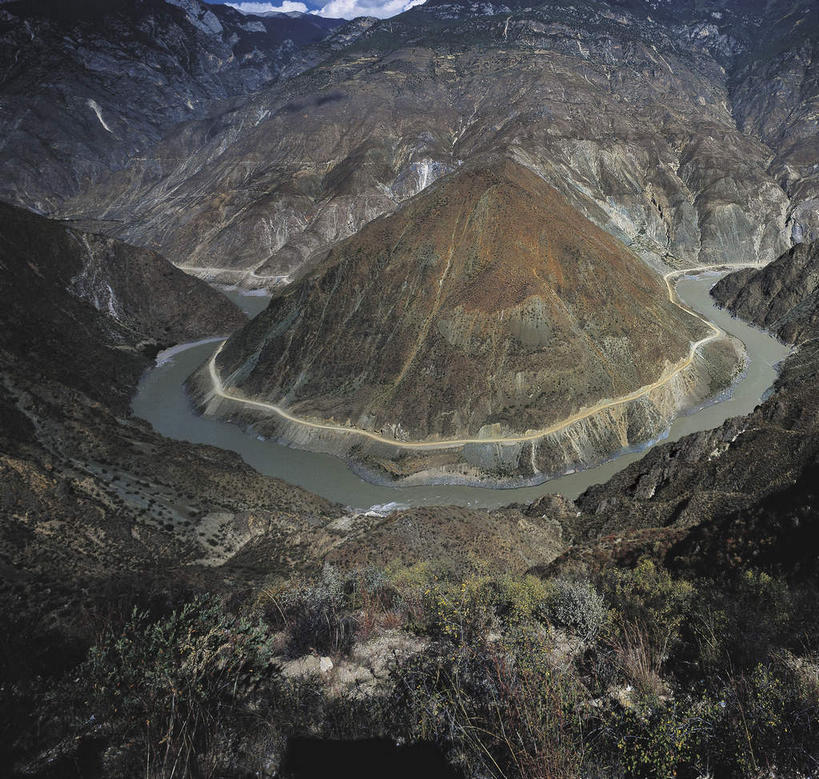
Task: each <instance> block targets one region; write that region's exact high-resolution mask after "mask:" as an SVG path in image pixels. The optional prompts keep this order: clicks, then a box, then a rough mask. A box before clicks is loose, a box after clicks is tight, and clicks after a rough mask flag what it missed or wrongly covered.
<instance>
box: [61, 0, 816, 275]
mask: <svg viewBox="0 0 819 779" xmlns="http://www.w3.org/2000/svg"><path fill="white" fill-rule="evenodd" d="M780 10H781V9H780ZM811 11H812V9H811V6H810V4H807V3H802V2H798V1H795V2H794V3H793V8H792V13H790V14H786V15H785V17H783V19H785V21H782V20H781V19H780V15H781V14H778V13H774V11H772V10H766V8H765V5H764V4H762V3H760V4H754V5H752V6H748V5H747V4H734V3H727V2H726V3H718V4H712V6H708V7H701V6H697V7H695V6H694V5H692V6H690V7H689V6H688V5H687V4H673V5H669V6H665V5H662V6H660V5H657V4H654V5H646V4H644V3H639V2H634V3H628V4H620V3H617V4H614V3H610V4H606V3H597V2H580V3H576V2H575V3H571V4H570V3H562V2H556V3H550V4H548V5H546V6H541V7H536V8H526V9H521V8H519V7H517V5H516V4H512V5H502V6H498V5H491V4H470V3H447V4H440V3H438V4H431V3H427V4H426V5H424V6H419V7H418V8H415V9H412V10H411V11H409V12H407V13H405V14H402V15H401V16H399V17H396V18H394V19H391V20H388V21H385V22H378V23H374V24H372V25H371V26H369V27H368V29H367V30H366V31H364V32H363V34H361V36H360V37H359V38H358V39H357V40H356V43H355V45H354V46H352V47H349V48H343V47H342V48H341V49H339V50H338V51H336V52H335V54H333V55H332V56H330V57H329V58H328V59H326V60H325V61H324V62H323V63H322V64H321V65H319V66H318V67H316V68H314V69H313V70H311V71H309V72H307V73H304V74H302V75H301V76H297V77H295V78H291V79H289V80H287V81H286V82H280V83H279V84H277V85H274V86H272V87H268V88H266V89H264V90H262V91H260V92H259V93H258V94H256V95H254V96H253V97H252V99H250V100H247V101H245V102H243V103H242V104H241V105H238V106H237V105H231V106H230V107H229V109H228V110H214V111H212V113H211V115H210V116H209V117H207V118H205V119H203V120H201V121H197V122H193V123H190V124H187V125H185V127H184V128H180V129H178V130H177V131H175V132H174V133H172V134H170V135H169V137H168V138H167V139H166V140H165V141H163V142H162V143H161V144H159V145H158V146H156V147H155V148H154V149H153V150H152V151H150V152H149V153H148V154H147V155H145V156H144V157H141V158H140V159H137V160H134V161H133V162H132V163H131V164H130V165H129V166H128V168H127V170H126V171H124V172H123V173H121V174H118V175H115V176H113V177H110V178H107V179H106V180H104V181H101V182H99V184H98V185H97V186H95V187H94V188H92V189H91V190H89V191H88V192H86V193H83V195H82V196H81V197H80V198H78V199H76V200H75V201H73V202H72V203H70V204H66V205H64V206H61V208H63V209H64V210H67V211H70V212H72V213H74V214H81V215H83V216H84V217H87V218H99V217H101V218H104V219H108V220H111V221H110V222H106V223H105V224H106V229H107V230H113V231H116V232H117V234H119V235H122V236H124V237H127V238H128V239H129V240H131V241H135V242H138V243H143V244H146V245H150V246H153V247H155V248H160V249H161V250H162V251H163V253H165V254H166V255H167V256H170V257H171V258H173V259H174V261H176V262H179V263H181V264H184V265H186V266H193V267H194V268H199V269H200V270H199V272H200V273H201V274H204V275H208V276H214V277H219V278H223V279H226V280H227V279H229V280H235V281H239V282H240V283H242V284H246V285H248V286H261V285H268V286H270V285H275V284H278V283H282V282H289V281H292V280H293V278H294V277H298V275H299V274H300V273H303V272H304V270H305V269H306V268H309V267H310V266H311V265H312V264H314V263H315V260H316V258H317V257H320V256H321V254H323V252H324V251H326V250H327V248H328V246H330V245H332V244H333V243H334V242H337V241H338V240H341V239H343V238H345V237H347V236H349V235H351V234H353V233H354V232H356V231H357V230H358V229H360V228H361V227H362V226H363V225H364V224H366V223H367V222H368V221H370V220H372V219H373V218H375V217H377V216H379V215H381V214H384V213H389V212H391V211H393V210H394V209H395V208H396V207H397V206H398V205H399V204H400V203H401V202H402V201H403V200H404V199H406V198H407V197H409V196H411V195H413V194H415V193H416V192H418V191H420V190H421V189H422V188H423V187H424V186H425V185H428V184H429V183H431V182H432V181H433V180H435V178H436V177H438V176H440V175H443V174H446V173H448V172H451V171H452V170H454V169H455V168H457V166H458V165H459V164H461V163H463V162H465V161H469V160H471V159H473V158H475V157H477V156H479V155H482V154H486V153H498V152H502V153H512V154H514V155H515V157H516V158H517V159H518V161H519V162H520V163H521V164H523V165H525V166H528V167H530V168H531V169H533V170H535V171H536V172H537V173H539V174H540V175H541V176H543V177H544V178H545V179H546V180H547V181H549V183H551V184H552V185H553V186H555V187H556V188H557V189H559V190H560V191H561V192H563V193H564V194H565V195H566V196H567V197H568V198H569V199H570V200H571V201H572V203H573V205H574V206H575V207H576V208H578V209H579V210H580V211H581V212H582V213H584V214H585V215H586V216H587V217H588V218H590V219H591V220H592V221H593V222H595V223H596V224H598V225H599V226H601V227H603V228H604V229H606V230H607V231H609V232H611V233H612V234H614V235H615V236H616V237H618V238H620V239H621V240H623V241H624V242H626V243H627V244H629V245H631V246H632V247H633V248H634V249H635V250H636V251H638V252H639V253H641V254H642V255H643V256H644V257H646V258H647V259H649V260H651V261H652V262H656V263H658V264H660V263H662V262H663V261H665V262H667V263H669V264H672V265H693V264H700V263H717V262H736V261H748V260H754V259H758V260H770V259H774V258H775V257H776V256H778V255H779V254H780V253H781V252H782V251H784V250H785V249H787V248H788V246H789V244H790V242H791V240H792V238H794V237H795V236H798V235H802V234H805V232H806V231H808V232H809V231H810V230H811V229H813V228H811V227H810V224H812V220H813V219H814V217H813V216H811V214H813V213H815V210H816V208H815V202H814V193H813V189H812V188H811V187H812V185H811V184H810V181H812V179H811V176H813V175H814V173H813V172H811V171H809V170H808V168H809V167H810V164H812V163H809V160H808V159H807V158H805V159H804V160H802V161H801V162H800V161H799V160H801V157H799V154H801V152H798V153H797V152H796V151H795V150H794V149H795V148H796V147H795V146H794V143H795V141H796V139H797V138H805V137H808V136H806V135H805V134H806V133H807V134H808V135H810V133H812V132H814V130H815V128H814V124H815V120H814V119H812V118H811V117H812V116H813V114H814V113H815V111H814V109H813V108H812V106H813V103H814V100H815V89H814V88H813V84H814V80H815V79H813V76H812V75H811V73H812V72H813V71H812V68H813V65H812V64H811V63H812V61H813V59H812V57H813V54H812V53H811V51H812V49H811V46H812V45H813V44H812V43H811V40H810V38H808V39H807V41H806V40H805V39H804V36H803V33H802V30H804V29H812V28H811V25H812V24H813V21H812V20H813V16H814V15H815V12H814V13H813V15H811ZM806 14H807V15H806ZM774 17H776V20H778V21H777V23H776V24H775V23H774V21H775V20H774ZM323 45H324V44H323ZM771 51H775V52H779V54H776V55H775V56H774V55H772V54H771ZM783 74H785V75H787V76H788V77H789V78H790V82H793V83H792V84H791V87H790V88H789V90H788V94H787V95H784V94H783V95H780V93H781V92H782V90H781V89H780V87H779V86H777V85H778V84H780V83H781V80H782V77H783ZM791 76H792V77H791ZM790 82H789V83H790ZM759 96H761V97H759ZM774 104H775V106H776V110H775V111H770V110H768V109H769V108H770V106H771V105H774ZM774 117H779V120H778V122H777V121H775V120H774ZM800 117H801V118H800ZM763 120H764V121H763ZM783 128H784V129H783ZM812 128H813V129H812ZM783 133H784V134H783ZM810 137H813V136H810ZM800 143H801V142H800ZM796 146H799V144H796ZM791 147H794V148H793V149H792V148H791ZM814 156H815V155H814ZM797 157H799V159H797ZM797 162H798V163H799V164H798V165H797ZM794 165H796V167H794ZM797 168H798V169H797ZM789 171H790V172H789ZM809 180H810V181H809ZM805 182H807V183H805Z"/></svg>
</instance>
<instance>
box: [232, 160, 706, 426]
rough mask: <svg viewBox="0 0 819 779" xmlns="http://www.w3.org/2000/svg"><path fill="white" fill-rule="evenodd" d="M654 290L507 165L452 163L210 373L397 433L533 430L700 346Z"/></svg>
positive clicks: (318, 412) (576, 217)
mask: <svg viewBox="0 0 819 779" xmlns="http://www.w3.org/2000/svg"><path fill="white" fill-rule="evenodd" d="M705 330H706V328H705V327H704V326H703V325H702V323H701V322H699V321H698V320H697V319H696V318H695V317H693V316H690V315H689V314H687V313H686V312H684V311H682V310H681V309H680V308H679V307H678V306H676V305H674V304H673V303H671V302H670V301H669V300H668V290H667V288H666V285H665V283H664V281H663V280H662V279H661V278H660V277H659V276H658V275H657V274H655V273H654V272H653V271H651V270H650V269H649V268H647V267H646V266H645V265H644V264H643V263H642V262H640V260H638V259H637V258H636V257H635V256H634V255H633V254H631V253H630V252H628V251H627V250H626V249H625V248H624V247H623V246H622V245H621V244H619V243H618V242H617V241H616V240H615V239H613V238H612V237H611V236H609V235H608V234H607V233H605V232H604V231H602V230H600V229H599V228H597V227H595V226H594V225H593V224H592V223H591V222H589V221H588V220H586V219H585V218H583V217H582V216H581V215H580V214H578V213H577V212H576V211H575V210H574V209H573V208H572V207H571V206H570V205H569V204H568V202H567V201H566V200H565V199H564V198H563V197H562V196H561V195H560V194H559V193H558V192H556V191H555V190H554V189H552V188H551V187H549V186H548V185H547V184H546V183H545V182H544V181H543V180H542V179H540V178H538V177H537V176H535V175H534V174H533V173H532V172H531V171H529V170H528V169H526V168H523V167H521V166H520V165H517V164H515V163H513V162H511V161H501V162H497V163H494V164H492V165H491V166H480V167H477V168H472V167H470V168H465V169H463V170H461V171H459V172H458V173H457V174H456V175H454V176H452V177H450V178H448V179H446V180H445V181H444V182H441V184H439V185H436V186H434V187H432V188H431V189H429V190H428V191H427V192H426V193H425V194H423V195H421V196H420V197H418V198H416V199H414V200H413V201H411V202H410V203H408V204H407V205H406V206H405V207H404V208H402V209H400V210H399V211H398V212H396V213H395V214H393V215H392V216H390V217H388V218H386V219H383V220H378V221H376V222H373V223H371V224H370V225H368V226H367V227H366V228H364V229H363V230H362V231H361V232H360V233H359V234H358V235H356V236H354V237H353V238H351V239H349V240H347V241H346V242H344V243H342V244H340V245H339V246H338V247H337V248H335V249H333V250H332V251H331V252H330V255H329V256H328V258H327V260H326V261H325V263H324V264H323V265H322V266H321V268H320V269H319V270H317V271H316V273H315V274H313V275H312V276H311V277H309V278H308V279H305V280H304V281H302V282H300V283H299V284H297V285H296V286H295V287H293V288H291V289H290V290H288V292H286V293H285V294H283V295H281V296H279V297H278V298H276V299H274V300H273V301H272V303H271V305H270V307H269V308H268V310H267V311H266V312H264V313H263V314H262V315H261V316H260V317H259V318H258V319H257V320H255V321H254V322H253V323H251V324H250V325H248V327H246V328H245V329H244V330H243V331H242V332H241V333H239V334H237V335H236V336H235V337H234V338H232V339H231V340H230V341H229V342H228V344H227V346H226V347H225V349H224V350H223V352H222V354H221V355H220V358H219V360H218V368H219V370H220V372H221V373H222V375H223V376H224V378H225V383H226V385H227V386H235V387H236V388H238V389H239V390H241V391H242V392H243V393H246V394H248V395H250V396H253V397H256V398H262V399H265V400H269V401H273V402H277V403H278V402H281V403H282V404H284V405H285V406H287V407H288V408H289V410H290V411H291V412H292V413H294V414H297V415H304V416H308V417H309V416H317V417H321V418H324V419H333V420H336V421H340V422H342V423H345V422H348V421H349V422H352V424H354V425H355V426H357V427H361V428H364V429H368V430H375V431H381V430H386V429H389V430H392V431H395V436H396V437H397V438H398V439H399V440H400V439H401V438H404V437H406V438H410V439H424V438H427V437H429V436H441V437H444V438H459V437H470V436H473V437H474V436H478V435H479V434H481V433H482V432H485V431H484V429H485V428H487V426H491V427H494V428H497V432H523V431H525V430H528V429H539V428H543V427H546V426H547V425H548V424H549V423H552V422H555V421H557V420H561V419H563V418H565V417H568V416H570V415H571V414H573V413H575V412H577V411H578V410H579V409H580V408H581V407H582V406H588V405H591V404H593V403H595V402H596V401H598V400H600V399H601V398H613V397H618V396H620V395H623V394H626V393H628V392H631V391H632V390H634V389H636V388H637V387H640V386H643V385H645V384H649V383H651V382H652V381H655V380H656V378H657V377H658V376H659V375H660V374H661V373H662V370H663V367H664V366H665V365H666V364H673V363H675V362H677V361H678V360H680V359H682V358H683V357H685V356H686V355H687V354H688V349H689V343H690V342H691V341H695V340H697V339H698V338H700V337H702V336H703V335H705Z"/></svg>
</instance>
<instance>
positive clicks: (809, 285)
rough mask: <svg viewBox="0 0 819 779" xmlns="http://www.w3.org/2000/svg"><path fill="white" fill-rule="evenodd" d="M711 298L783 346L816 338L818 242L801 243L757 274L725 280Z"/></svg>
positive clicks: (818, 318)
mask: <svg viewBox="0 0 819 779" xmlns="http://www.w3.org/2000/svg"><path fill="white" fill-rule="evenodd" d="M711 294H713V296H714V297H715V298H716V299H717V300H718V301H719V303H720V304H721V305H722V306H724V307H725V308H727V309H729V310H730V311H732V312H733V313H734V314H736V315H737V316H738V317H741V318H742V319H746V320H748V321H749V322H753V323H754V324H756V325H759V326H760V327H764V328H765V329H766V330H771V331H772V332H775V333H776V334H777V335H778V336H779V337H780V338H781V339H782V340H783V341H785V342H786V343H793V344H797V343H801V342H803V341H806V340H808V339H809V338H816V337H817V336H819V240H817V241H814V242H813V243H801V244H797V245H796V246H794V247H793V248H792V249H791V250H790V251H788V252H786V253H785V254H783V255H782V256H781V257H779V259H777V260H776V261H775V262H772V263H771V264H770V265H767V266H766V267H764V268H762V269H761V270H745V271H740V272H739V273H735V274H732V275H730V276H726V277H725V278H724V279H722V280H721V281H720V282H719V283H717V285H716V286H715V287H714V289H713V290H712V293H711Z"/></svg>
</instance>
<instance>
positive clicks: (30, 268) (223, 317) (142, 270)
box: [0, 204, 244, 410]
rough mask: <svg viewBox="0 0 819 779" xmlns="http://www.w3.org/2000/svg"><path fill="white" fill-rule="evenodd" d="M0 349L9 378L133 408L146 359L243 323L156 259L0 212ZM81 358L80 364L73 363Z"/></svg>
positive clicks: (228, 306)
mask: <svg viewBox="0 0 819 779" xmlns="http://www.w3.org/2000/svg"><path fill="white" fill-rule="evenodd" d="M0 231H1V232H2V242H0V270H2V273H0V297H1V298H2V301H3V304H2V309H3V310H2V322H3V327H2V328H0V349H2V351H3V353H4V355H5V359H6V361H7V365H6V367H7V368H8V367H9V366H10V364H11V363H13V362H15V361H22V362H24V363H25V364H26V365H27V366H28V370H30V371H31V372H32V378H33V379H36V377H37V376H39V377H40V378H41V379H42V380H45V379H47V378H48V379H51V380H57V381H61V382H64V383H66V384H69V385H71V386H73V387H76V388H78V389H81V391H82V392H84V393H86V394H87V395H88V396H90V397H91V398H94V399H97V400H105V401H106V402H107V403H108V404H110V405H111V406H112V407H113V408H116V409H118V410H121V409H123V408H127V406H128V403H129V400H130V387H129V386H128V385H129V382H133V381H135V380H136V378H137V377H138V376H139V374H140V373H141V372H142V370H143V369H144V368H145V365H146V362H147V361H146V359H145V356H144V355H145V354H146V353H152V352H155V351H156V350H157V349H159V348H162V347H163V346H167V345H170V344H172V343H177V342H179V341H186V340H191V339H193V338H202V337H205V336H207V335H218V334H223V333H227V332H230V330H231V329H233V328H235V327H238V326H239V325H240V324H242V323H243V322H244V315H243V314H242V313H241V311H239V309H237V308H236V307H235V306H234V305H233V304H232V303H231V302H230V301H229V300H228V299H227V298H226V297H224V295H222V294H220V293H219V292H217V291H215V290H214V289H212V288H211V287H209V286H208V285H207V284H205V283H204V282H202V281H199V280H198V279H193V278H191V277H190V276H187V275H186V274H184V273H182V272H181V271H180V270H177V269H176V268H174V267H173V266H172V265H171V264H170V263H169V262H167V261H166V260H165V259H164V258H162V257H161V256H159V255H158V254H156V253H154V252H151V251H147V250H145V249H140V248H137V247H133V246H128V245H126V244H122V243H119V242H118V241H115V240H113V239H111V238H106V237H104V236H99V235H93V234H89V233H84V232H82V231H79V230H75V229H72V228H70V227H68V226H66V225H64V224H60V223H58V222H54V221H51V220H48V219H44V218H43V217H41V216H38V215H36V214H33V213H31V212H29V211H25V210H23V209H20V208H15V207H12V206H8V205H4V204H0ZM72 355H73V356H72Z"/></svg>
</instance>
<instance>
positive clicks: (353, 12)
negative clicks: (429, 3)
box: [313, 0, 426, 19]
mask: <svg viewBox="0 0 819 779" xmlns="http://www.w3.org/2000/svg"><path fill="white" fill-rule="evenodd" d="M425 1H426V0H409V1H408V0H330V2H329V3H327V5H325V6H323V7H322V8H319V9H318V10H317V11H313V13H315V14H318V15H319V16H329V17H334V18H336V19H355V17H356V16H376V17H378V18H379V19H387V18H389V17H390V16H395V15H396V14H400V13H402V12H403V11H407V10H409V9H410V8H414V7H415V6H416V5H423V4H424V2H425Z"/></svg>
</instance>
